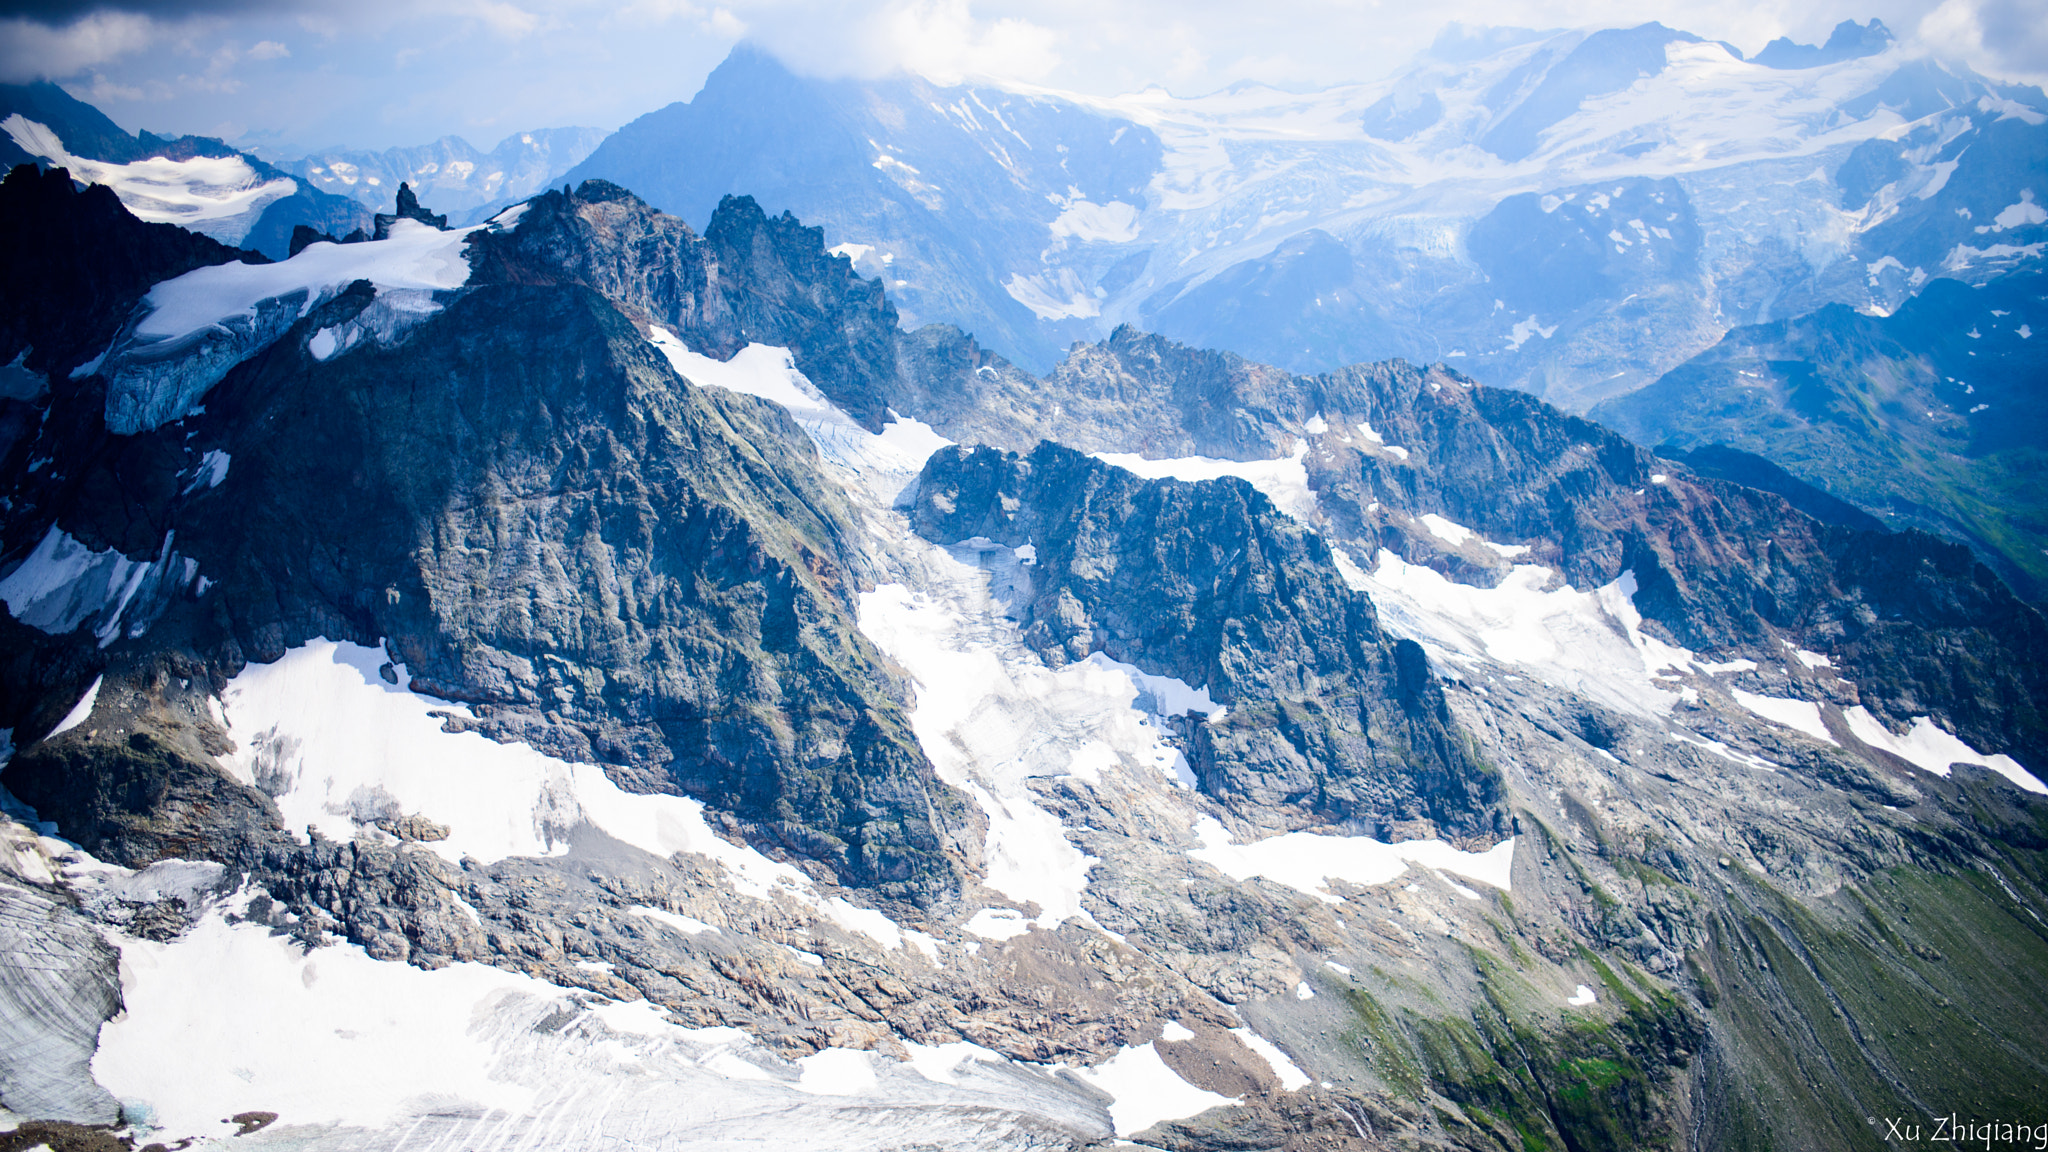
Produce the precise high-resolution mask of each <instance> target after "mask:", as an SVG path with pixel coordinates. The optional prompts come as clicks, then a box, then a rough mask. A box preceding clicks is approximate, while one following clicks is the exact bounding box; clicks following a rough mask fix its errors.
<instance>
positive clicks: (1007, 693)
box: [860, 520, 1214, 932]
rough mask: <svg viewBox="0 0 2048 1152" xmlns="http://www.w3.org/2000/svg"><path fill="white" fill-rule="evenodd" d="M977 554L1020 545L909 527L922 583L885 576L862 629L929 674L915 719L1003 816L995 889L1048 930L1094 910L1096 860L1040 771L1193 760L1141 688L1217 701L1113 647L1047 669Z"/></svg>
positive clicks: (986, 556) (1143, 776)
mask: <svg viewBox="0 0 2048 1152" xmlns="http://www.w3.org/2000/svg"><path fill="white" fill-rule="evenodd" d="M897 523H899V524H900V520H899V521H897ZM899 530H900V529H899ZM974 558H979V561H980V562H981V563H984V564H997V565H998V566H1000V564H1002V563H1009V564H1013V565H1014V564H1015V563H1016V561H1015V558H1014V555H1013V554H1012V553H1010V550H1008V549H1002V548H990V547H986V546H984V545H982V544H976V543H975V542H972V541H970V542H966V543H963V544H961V545H957V546H956V547H955V548H954V549H953V550H951V551H949V550H947V549H942V548H935V547H932V546H930V545H925V544H922V543H920V542H917V541H915V540H914V539H911V538H908V537H907V534H906V538H904V539H902V540H901V541H900V552H899V556H898V559H899V562H900V563H902V564H903V565H904V571H905V574H906V575H907V576H909V577H911V578H912V579H915V580H916V582H917V584H918V586H919V588H920V589H921V591H913V590H912V589H911V587H910V586H908V585H906V584H884V585H882V586H880V587H878V588H875V589H874V590H872V591H870V592H866V593H863V594H862V596H861V601H860V627H861V630H862V631H863V632H864V633H866V634H867V636H868V637H869V638H870V639H872V640H873V641H874V642H875V644H876V645H877V646H878V647H879V648H881V650H882V651H883V652H884V653H886V654H887V655H888V656H889V657H890V658H891V659H893V660H895V661H896V662H897V663H898V664H900V665H901V666H902V667H903V668H905V669H906V670H907V671H908V672H909V673H910V675H911V676H912V678H913V679H914V680H915V681H916V684H917V692H916V706H915V708H914V709H913V710H912V713H911V724H912V728H913V730H914V731H915V732H916V734H917V737H918V742H919V744H920V745H921V746H922V747H923V748H924V750H925V754H926V755H927V756H929V757H930V758H931V761H932V764H933V767H934V768H935V769H936V770H937V772H938V774H939V776H940V778H941V779H944V780H945V781H946V782H947V783H949V784H952V785H953V786H955V787H957V788H960V789H962V790H963V791H965V792H966V793H967V794H968V795H969V796H970V797H972V798H973V799H974V801H975V803H976V804H977V805H978V806H980V807H981V809H982V811H983V812H984V813H986V814H987V816H988V818H989V836H988V841H987V845H986V849H985V853H986V855H985V859H986V861H987V867H988V880H987V883H988V885H989V887H990V888H992V889H994V890H995V891H997V892H1000V893H1002V894H1004V895H1005V896H1007V897H1009V898H1010V899H1011V900H1014V901H1016V902H1017V903H1018V904H1020V905H1022V904H1036V905H1037V906H1038V909H1039V911H1038V914H1037V916H1036V918H1035V920H1034V921H1033V922H1035V923H1036V924H1038V925H1039V926H1040V927H1044V928H1054V927H1057V926H1058V925H1059V924H1061V923H1062V922H1064V921H1065V920H1068V919H1083V920H1086V919H1087V913H1086V912H1085V911H1084V910H1083V908H1082V905H1081V896H1082V893H1083V892H1084V891H1085V889H1086V886H1087V875H1088V870H1089V869H1090V868H1091V867H1093V866H1094V864H1095V859H1094V858H1093V857H1091V856H1089V855H1087V854H1086V853H1084V852H1082V851H1081V850H1080V849H1079V848H1078V847H1076V846H1075V845H1074V844H1073V843H1072V842H1070V841H1069V840H1068V838H1067V832H1066V829H1065V828H1064V827H1063V826H1062V825H1061V823H1060V821H1059V820H1058V818H1057V817H1055V816H1053V815H1052V814H1051V813H1049V812H1047V811H1045V810H1044V809H1042V808H1040V807H1039V806H1038V802H1037V798H1036V796H1035V794H1034V793H1033V792H1032V791H1031V789H1030V787H1029V786H1028V785H1027V781H1029V780H1031V779H1033V778H1046V777H1059V776H1081V777H1083V778H1088V777H1093V778H1095V779H1098V780H1099V779H1101V778H1102V777H1103V776H1104V775H1105V774H1106V773H1107V772H1108V771H1110V769H1111V764H1112V763H1113V762H1114V763H1119V764H1122V765H1125V766H1127V767H1128V768H1129V769H1131V770H1132V771H1133V772H1135V773H1136V778H1137V779H1139V780H1141V781H1143V780H1157V779H1158V778H1159V777H1160V776H1161V775H1164V774H1166V773H1168V772H1177V771H1179V770H1183V769H1184V762H1183V761H1181V760H1180V758H1179V754H1178V752H1177V751H1176V750H1175V749H1174V748H1173V747H1172V745H1170V744H1168V743H1167V742H1166V741H1165V740H1164V739H1162V734H1161V731H1160V728H1159V726H1157V725H1154V724H1152V723H1150V722H1149V721H1148V719H1147V716H1146V713H1144V712H1142V711H1140V710H1138V708H1136V707H1133V705H1134V703H1135V702H1137V701H1138V699H1139V698H1140V696H1141V694H1150V695H1151V696H1152V697H1153V701H1152V703H1153V706H1155V707H1181V708H1189V709H1193V710H1197V711H1199V710H1202V709H1204V708H1213V707H1214V703H1213V701H1210V700H1208V699H1207V698H1206V696H1204V695H1203V694H1202V693H1201V692H1199V691H1198V690H1195V689H1192V688H1191V687H1189V686H1188V685H1185V684H1181V683H1179V682H1178V681H1175V680H1172V679H1171V678H1168V677H1153V676H1149V675H1147V674H1145V673H1141V672H1135V670H1134V669H1128V668H1125V667H1121V666H1119V665H1118V664H1117V663H1116V662H1115V661H1112V660H1109V659H1107V658H1103V659H1100V660H1096V659H1090V660H1084V661H1079V662H1077V663H1074V664H1069V665H1067V666H1065V667H1062V668H1057V669H1054V668H1048V667H1046V666H1045V663H1044V661H1043V660H1041V659H1040V658H1039V657H1038V655H1037V654H1036V653H1035V652H1033V651H1031V650H1030V649H1029V648H1027V647H1025V645H1024V644H1023V642H1022V639H1021V637H1020V636H1019V635H1018V633H1017V628H1016V624H1015V622H1014V621H1013V620H1011V619H1010V618H1009V617H1007V616H1005V615H1003V612H1002V608H1001V604H1000V602H999V601H998V600H997V599H996V598H995V597H994V596H993V595H992V593H991V587H990V579H991V577H990V572H989V571H986V570H984V569H983V568H981V567H977V566H976V565H975V564H972V563H968V562H967V561H968V560H970V559H974ZM1134 673H1135V675H1134ZM1141 684H1142V686H1143V688H1142V693H1141ZM1111 753H1113V754H1114V757H1115V760H1114V761H1112V760H1111V759H1110V755H1109V754H1111ZM1077 769H1078V770H1077ZM1002 919H1007V917H999V916H994V915H989V916H986V917H980V916H979V915H978V919H977V921H976V923H978V924H979V925H981V926H982V927H983V928H986V929H991V930H1001V931H1005V932H1008V931H1009V930H1010V928H1012V927H1014V925H999V924H998V921H1000V920H1002Z"/></svg>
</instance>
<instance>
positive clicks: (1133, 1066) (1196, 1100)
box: [1073, 1041, 1237, 1137]
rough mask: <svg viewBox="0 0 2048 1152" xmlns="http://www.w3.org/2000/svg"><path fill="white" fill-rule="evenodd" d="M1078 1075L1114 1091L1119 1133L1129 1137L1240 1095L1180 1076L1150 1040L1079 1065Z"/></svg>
mask: <svg viewBox="0 0 2048 1152" xmlns="http://www.w3.org/2000/svg"><path fill="white" fill-rule="evenodd" d="M1073 1072H1074V1074H1075V1075H1077V1076H1079V1077H1080V1078H1081V1079H1083V1080H1086V1081H1087V1082H1088V1083H1090V1084H1093V1085H1094V1086H1095V1087H1097V1088H1100V1089H1102V1090H1103V1091H1104V1092H1107V1093H1109V1095H1110V1097H1111V1098H1112V1101H1113V1102H1112V1103H1111V1104H1110V1106H1109V1118H1110V1122H1111V1123H1112V1124H1114V1125H1115V1126H1116V1134H1117V1135H1118V1136H1120V1137H1129V1136H1133V1135H1136V1134H1137V1133H1139V1132H1143V1131H1144V1130H1145V1129H1147V1128H1150V1127H1151V1126H1152V1125H1154V1124H1157V1123H1159V1122H1160V1121H1161V1120H1178V1119H1180V1118H1182V1117H1184V1116H1193V1115H1194V1114H1195V1113H1197V1112H1206V1111H1208V1110H1209V1109H1211V1108H1215V1107H1219V1106H1221V1105H1225V1104H1235V1103H1237V1100H1236V1099H1234V1098H1232V1097H1229V1096H1219V1095H1217V1094H1216V1093H1214V1092H1209V1091H1206V1090H1204V1089H1201V1088H1197V1087H1195V1086H1194V1085H1193V1084H1190V1083H1188V1082H1187V1081H1185V1080H1183V1079H1181V1078H1180V1075H1179V1074H1178V1073H1176V1072H1175V1071H1174V1070H1173V1069H1171V1068H1168V1067H1167V1066H1166V1061H1164V1060H1161V1059H1160V1058H1159V1053H1158V1051H1157V1050H1156V1049H1154V1048H1153V1047H1152V1044H1151V1042H1150V1041H1147V1042H1145V1043H1143V1044H1140V1045H1138V1046H1137V1047H1135V1048H1125V1049H1124V1050H1123V1051H1121V1052H1118V1053H1117V1054H1116V1055H1115V1056H1113V1057H1111V1058H1109V1059H1108V1060H1105V1061H1103V1062H1102V1063H1100V1064H1097V1065H1096V1066H1095V1067H1093V1068H1076V1069H1074V1070H1073Z"/></svg>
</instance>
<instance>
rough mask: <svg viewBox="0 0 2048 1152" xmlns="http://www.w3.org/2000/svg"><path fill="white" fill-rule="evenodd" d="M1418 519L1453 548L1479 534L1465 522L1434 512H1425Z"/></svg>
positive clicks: (1430, 532)
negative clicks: (1465, 524)
mask: <svg viewBox="0 0 2048 1152" xmlns="http://www.w3.org/2000/svg"><path fill="white" fill-rule="evenodd" d="M1416 519H1418V520H1420V521H1422V526H1423V527H1425V528H1427V529H1429V534H1430V535H1432V536H1434V537H1436V538H1437V539H1439V540H1442V541H1443V542H1444V543H1446V544H1449V545H1450V546H1451V547H1453V548H1461V547H1463V546H1464V544H1465V541H1467V540H1470V539H1471V538H1472V537H1474V536H1476V535H1478V533H1476V532H1474V531H1472V530H1471V529H1470V528H1467V527H1465V526H1464V525H1463V524H1460V523H1458V522H1456V521H1454V520H1446V519H1444V518H1443V517H1442V516H1439V515H1437V514H1436V513H1434V512H1424V513H1423V514H1422V515H1420V516H1418V517H1416Z"/></svg>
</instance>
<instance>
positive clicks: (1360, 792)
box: [912, 443, 1506, 839]
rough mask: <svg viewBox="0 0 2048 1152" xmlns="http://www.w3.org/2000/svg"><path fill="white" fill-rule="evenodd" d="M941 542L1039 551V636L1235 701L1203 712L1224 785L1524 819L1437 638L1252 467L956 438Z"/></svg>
mask: <svg viewBox="0 0 2048 1152" xmlns="http://www.w3.org/2000/svg"><path fill="white" fill-rule="evenodd" d="M912 522H913V524H914V525H915V527H916V529H917V531H918V533H919V534H920V535H922V536H924V537H925V538H926V539H929V540H934V541H937V542H940V543H947V544H950V543H955V542H957V541H960V540H964V539H970V538H973V537H977V536H980V537H985V538H987V539H990V540H994V541H996V542H997V543H1000V544H1003V545H1006V546H1009V547H1020V546H1023V545H1027V544H1028V545H1030V546H1031V547H1033V548H1034V549H1035V550H1036V555H1037V562H1036V564H1035V565H1033V567H1032V568H1031V584H1032V588H1031V593H1030V602H1029V604H1028V605H1026V606H1025V607H1024V609H1023V615H1022V621H1023V623H1024V625H1025V633H1024V635H1025V639H1026V642H1027V643H1029V644H1031V645H1032V646H1033V647H1034V648H1036V649H1038V651H1039V652H1040V653H1041V654H1042V655H1044V656H1045V657H1046V658H1047V659H1048V660H1049V661H1051V662H1052V663H1054V664H1061V663H1065V662H1067V661H1070V660H1080V659H1084V658H1086V657H1087V656H1088V655H1089V654H1090V653H1093V652H1103V653H1106V654H1108V655H1109V656H1110V657H1111V658H1113V659H1116V660H1119V661H1123V662H1126V663H1131V664H1135V665H1137V666H1138V667H1140V668H1142V669H1144V670H1145V671H1147V672H1150V673H1154V674H1157V675H1166V676H1173V677H1177V678H1179V679H1181V680H1183V681H1185V682H1186V683H1188V684H1190V685H1194V686H1197V687H1206V688H1207V689H1208V691H1209V692H1210V694H1211V697H1212V698H1213V699H1215V700H1216V701H1217V702H1218V703H1224V704H1227V705H1229V712H1228V713H1227V715H1226V716H1225V717H1224V718H1223V719H1221V720H1220V721H1216V722H1210V723H1190V724H1188V725H1186V731H1187V733H1188V740H1189V743H1190V745H1191V751H1190V757H1189V758H1190V759H1191V760H1192V761H1193V762H1194V763H1195V765H1196V773H1197V775H1198V776H1199V777H1200V778H1201V780H1202V784H1203V787H1204V789H1205V790H1207V791H1208V792H1210V793H1211V794H1212V795H1216V796H1218V797H1221V798H1223V799H1225V800H1226V802H1229V803H1232V804H1234V805H1240V806H1243V807H1245V808H1248V809H1254V810H1266V811H1271V810H1273V809H1276V808H1292V809H1295V810H1296V811H1297V812H1298V813H1299V814H1300V815H1299V816H1298V817H1297V818H1298V819H1303V820H1309V821H1330V822H1334V823H1338V824H1342V825H1345V826H1349V827H1354V828H1364V829H1367V830H1368V831H1370V832H1372V833H1374V834H1377V835H1381V836H1388V835H1401V834H1408V835H1414V834H1421V835H1434V834H1437V833H1438V832H1442V833H1444V834H1448V835H1455V836H1461V837H1478V838H1489V839H1490V838H1495V837H1498V836H1499V835H1501V834H1504V833H1505V831H1506V828H1505V824H1504V818H1503V816H1502V814H1501V812H1500V810H1499V807H1498V805H1499V803H1500V799H1501V790H1500V780H1499V778H1498V775H1497V774H1496V773H1495V772H1493V771H1492V770H1491V769H1489V768H1488V767H1486V766H1485V765H1484V764H1482V763H1480V762H1479V761H1478V759H1477V757H1476V755H1475V754H1474V753H1473V751H1472V750H1471V746H1470V745H1469V743H1468V742H1467V741H1465V740H1464V739H1463V738H1462V737H1461V736H1460V735H1459V734H1458V733H1457V732H1456V731H1455V729H1454V727H1453V726H1452V724H1451V721H1450V716H1449V713H1448V711H1447V710H1446V708H1445V706H1444V702H1443V696H1442V692H1441V690H1440V689H1439V688H1438V687H1437V686H1436V684H1435V682H1434V681H1433V679H1432V678H1431V676H1430V675H1429V672H1428V668H1427V662H1426V659H1425V657H1424V656H1423V654H1422V650H1421V649H1420V648H1419V647H1417V646H1416V645H1415V644H1414V643H1412V642H1409V641H1397V640H1394V639H1392V638H1391V637H1388V636H1386V635H1385V634H1384V633H1382V632H1381V630H1380V627H1379V621H1378V619H1377V617H1376V615H1375V613H1374V611H1373V606H1372V603H1371V601H1369V600H1367V599H1366V598H1365V596H1363V595H1362V594H1359V593H1357V592H1353V591H1352V590H1350V589H1349V588H1347V587H1346V586H1345V585H1344V582H1343V580H1342V579H1340V578H1339V576H1338V574H1337V569H1336V567H1335V565H1334V564H1333V563H1332V561H1331V557H1330V553H1329V548H1328V546H1327V545H1326V544H1324V543H1323V541H1322V539H1321V538H1320V537H1318V536H1317V535H1316V534H1315V533H1313V532H1311V531H1309V530H1308V529H1306V528H1304V527H1302V526H1301V525H1300V524H1298V523H1296V522H1294V521H1293V520H1290V519H1289V518H1288V517H1286V516H1285V515H1283V514H1281V513H1280V512H1279V511H1278V510H1276V509H1275V508H1274V507H1273V506H1272V503H1271V502H1270V501H1268V500H1267V499H1266V497H1265V496H1263V495H1261V494H1260V493H1259V492H1258V491H1257V490H1256V489H1254V488H1253V487H1252V486H1251V485H1249V484H1246V483H1245V482H1243V481H1241V480H1235V479H1226V480H1217V481H1206V482H1203V483H1199V484H1181V483H1177V482H1174V481H1146V480H1140V479H1138V478H1137V477H1136V476H1133V475H1132V474H1131V473H1129V472H1126V471H1124V470H1123V469H1121V468H1116V467H1113V466H1111V465H1107V464H1104V463H1102V462H1100V461H1097V460H1093V459H1090V458H1089V457H1087V456H1084V455H1082V454H1081V453H1079V452H1076V451H1074V450H1073V449H1071V448H1064V447H1061V446H1059V445H1056V444H1052V443H1045V444H1041V445H1039V447H1038V449H1037V450H1036V451H1034V452H1032V454H1031V455H1030V456H1029V457H1019V456H1016V455H1014V454H1009V453H1003V452H998V451H996V450H994V449H990V448H980V449H975V450H973V451H971V452H970V451H967V450H965V449H958V448H954V449H944V450H941V451H940V452H937V453H935V454H934V455H933V456H932V458H931V460H930V461H928V462H927V463H926V465H925V470H924V474H923V476H922V477H920V478H919V481H918V490H917V504H916V507H915V509H914V511H913V512H912Z"/></svg>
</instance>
